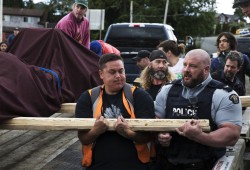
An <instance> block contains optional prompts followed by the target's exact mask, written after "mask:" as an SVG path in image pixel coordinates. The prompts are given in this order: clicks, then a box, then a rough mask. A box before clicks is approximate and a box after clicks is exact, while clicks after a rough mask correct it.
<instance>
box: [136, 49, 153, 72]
mask: <svg viewBox="0 0 250 170" xmlns="http://www.w3.org/2000/svg"><path fill="white" fill-rule="evenodd" d="M149 56H150V52H149V51H148V50H141V51H139V52H138V54H137V55H136V56H135V57H133V58H132V59H133V60H135V61H136V65H137V66H138V67H139V69H140V70H141V71H142V70H144V68H146V67H147V66H148V65H149V63H150V61H149Z"/></svg>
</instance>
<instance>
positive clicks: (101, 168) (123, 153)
mask: <svg viewBox="0 0 250 170" xmlns="http://www.w3.org/2000/svg"><path fill="white" fill-rule="evenodd" d="M99 74H100V78H101V79H102V80H103V83H104V84H103V85H102V86H98V87H97V88H94V89H90V90H88V91H85V92H84V93H83V94H82V95H81V96H80V98H79V100H78V102H77V105H76V113H75V116H76V117H77V118H96V120H95V123H94V126H93V127H92V128H91V129H90V130H89V131H81V130H80V131H78V137H79V140H80V141H81V143H82V145H83V160H82V164H83V166H86V167H87V168H86V170H107V169H108V170H117V169H126V170H131V169H136V170H148V168H149V161H150V154H149V149H148V147H147V142H148V141H149V140H150V138H151V134H150V133H148V132H135V131H133V130H132V129H131V128H130V127H129V125H128V123H127V121H126V120H125V119H133V118H144V119H146V118H154V103H153V99H152V98H151V96H150V95H149V94H148V93H147V92H145V91H144V90H143V89H141V88H137V87H135V86H131V85H129V84H127V83H125V82H126V76H125V69H124V63H123V59H122V58H121V57H120V56H118V55H116V54H113V53H110V54H104V55H103V56H102V57H101V58H100V60H99ZM97 89H98V90H97ZM95 96H96V97H95ZM126 99H127V100H126ZM131 99H133V101H131ZM129 101H130V102H129ZM132 103H133V104H132ZM142 106H143V107H142ZM107 118H115V119H117V121H116V123H115V125H114V129H115V131H108V120H107Z"/></svg>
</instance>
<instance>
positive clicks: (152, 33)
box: [106, 27, 168, 48]
mask: <svg viewBox="0 0 250 170" xmlns="http://www.w3.org/2000/svg"><path fill="white" fill-rule="evenodd" d="M166 36H167V35H166V34H165V33H164V31H163V27H160V28H159V27H113V28H112V29H111V30H110V32H109V37H108V39H107V40H106V42H107V43H109V44H112V45H113V46H115V47H117V48H119V47H134V48H137V47H138V48H140V47H143V48H152V47H156V46H157V45H158V44H159V43H160V42H161V41H163V40H165V39H167V38H168V37H166Z"/></svg>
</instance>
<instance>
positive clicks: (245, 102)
mask: <svg viewBox="0 0 250 170" xmlns="http://www.w3.org/2000/svg"><path fill="white" fill-rule="evenodd" d="M240 100H241V105H242V107H249V106H250V96H240Z"/></svg>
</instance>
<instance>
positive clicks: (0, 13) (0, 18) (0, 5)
mask: <svg viewBox="0 0 250 170" xmlns="http://www.w3.org/2000/svg"><path fill="white" fill-rule="evenodd" d="M2 41H3V0H0V42H2Z"/></svg>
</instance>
